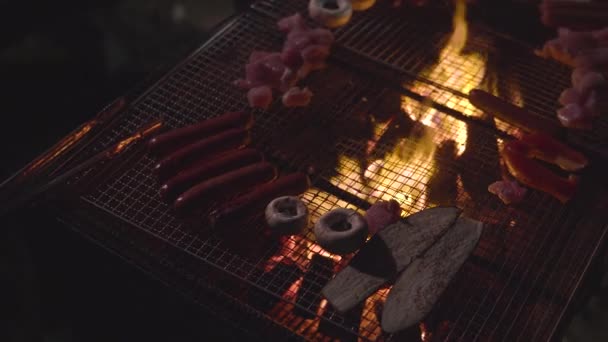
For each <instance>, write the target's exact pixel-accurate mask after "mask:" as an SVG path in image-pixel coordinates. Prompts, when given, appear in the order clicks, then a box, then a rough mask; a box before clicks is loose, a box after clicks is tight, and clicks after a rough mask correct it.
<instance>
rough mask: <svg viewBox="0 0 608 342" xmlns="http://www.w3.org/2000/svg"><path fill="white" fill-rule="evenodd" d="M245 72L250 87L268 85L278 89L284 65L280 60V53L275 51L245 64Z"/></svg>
mask: <svg viewBox="0 0 608 342" xmlns="http://www.w3.org/2000/svg"><path fill="white" fill-rule="evenodd" d="M245 72H246V75H247V81H249V82H250V83H251V86H252V87H259V86H262V85H268V86H270V87H271V88H274V89H279V88H280V87H281V77H282V76H283V73H284V72H285V65H284V64H283V61H282V60H281V54H280V53H278V52H275V53H271V54H268V55H266V56H265V57H263V58H261V59H258V60H257V61H255V62H253V63H249V64H247V66H246V67H245Z"/></svg>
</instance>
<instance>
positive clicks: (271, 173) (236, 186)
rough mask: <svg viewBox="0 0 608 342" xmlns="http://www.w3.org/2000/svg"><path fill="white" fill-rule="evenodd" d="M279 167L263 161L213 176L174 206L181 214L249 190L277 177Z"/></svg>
mask: <svg viewBox="0 0 608 342" xmlns="http://www.w3.org/2000/svg"><path fill="white" fill-rule="evenodd" d="M276 176H277V169H276V168H275V167H274V166H273V165H272V164H270V163H267V162H261V163H256V164H253V165H249V166H245V167H243V168H240V169H238V170H234V171H230V172H228V173H225V174H223V175H221V176H217V177H213V178H211V179H209V180H206V181H204V182H202V183H199V184H198V185H196V186H194V187H192V188H191V189H190V190H188V191H186V192H184V193H183V194H182V195H181V196H179V197H178V198H177V199H176V200H175V203H174V208H175V210H176V211H177V213H179V214H187V213H189V212H192V211H194V210H196V209H197V208H199V207H204V206H206V205H209V204H211V203H212V202H213V201H217V200H221V199H224V198H226V197H229V196H233V195H236V194H238V193H241V192H244V191H247V190H249V189H250V188H252V187H254V186H256V185H261V184H264V183H266V182H269V181H271V180H273V179H274V178H276Z"/></svg>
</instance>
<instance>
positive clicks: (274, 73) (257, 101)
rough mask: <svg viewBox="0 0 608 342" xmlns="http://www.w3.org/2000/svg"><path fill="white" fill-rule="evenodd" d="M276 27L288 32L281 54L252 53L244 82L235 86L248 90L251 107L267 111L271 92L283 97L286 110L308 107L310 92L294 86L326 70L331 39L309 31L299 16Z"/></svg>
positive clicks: (322, 31)
mask: <svg viewBox="0 0 608 342" xmlns="http://www.w3.org/2000/svg"><path fill="white" fill-rule="evenodd" d="M277 25H278V27H279V30H281V31H282V32H284V33H287V39H286V41H285V44H284V45H283V49H282V51H281V52H266V51H253V52H252V53H251V55H250V56H249V63H248V64H247V65H246V67H245V74H246V77H245V79H244V80H243V79H240V80H236V81H235V82H234V84H235V86H236V87H238V88H241V89H243V90H248V91H249V93H248V94H247V97H248V100H249V104H250V105H251V106H252V107H258V108H267V107H268V106H269V105H270V103H271V102H272V94H271V92H272V90H276V91H279V92H280V93H283V94H284V96H283V104H284V105H285V106H287V107H295V106H307V105H308V104H309V103H310V98H311V96H312V93H311V92H310V90H308V89H306V88H305V89H303V90H300V89H299V88H297V87H296V85H297V83H298V81H299V80H301V79H303V78H305V77H306V76H308V74H309V73H310V72H312V71H315V70H320V69H322V68H324V67H325V61H326V59H327V58H328V56H329V53H330V46H331V44H332V43H333V42H334V36H333V34H332V33H331V31H328V30H326V29H319V28H317V29H310V28H308V27H307V26H306V23H305V22H304V20H303V18H302V17H301V16H300V15H299V14H296V15H293V16H291V17H286V18H283V19H281V20H279V21H278V23H277Z"/></svg>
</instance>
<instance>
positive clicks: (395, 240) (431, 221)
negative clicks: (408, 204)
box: [321, 207, 460, 312]
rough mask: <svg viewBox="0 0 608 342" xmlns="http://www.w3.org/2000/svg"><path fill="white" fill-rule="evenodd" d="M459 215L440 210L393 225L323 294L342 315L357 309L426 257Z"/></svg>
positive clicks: (360, 251) (340, 274)
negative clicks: (390, 281)
mask: <svg viewBox="0 0 608 342" xmlns="http://www.w3.org/2000/svg"><path fill="white" fill-rule="evenodd" d="M459 215H460V210H459V209H458V208H454V207H436V208H431V209H426V210H423V211H420V212H418V213H416V214H414V215H411V216H409V217H407V218H406V219H405V220H399V221H398V222H396V223H394V224H392V225H389V226H388V227H386V228H385V229H383V230H382V231H380V232H379V233H377V234H376V235H374V236H373V237H372V238H371V239H370V240H369V242H367V243H366V244H365V245H364V246H363V247H362V248H361V249H360V250H359V252H358V253H357V254H356V255H355V256H354V257H353V259H352V260H351V262H350V263H349V265H348V266H346V267H345V268H344V269H343V270H342V271H340V272H339V273H338V274H336V276H335V277H334V278H333V279H331V280H330V281H329V282H328V283H327V285H326V286H325V287H324V288H323V290H322V291H321V293H322V294H323V296H325V298H326V299H327V300H328V301H329V303H330V304H331V305H332V306H333V307H334V308H335V309H336V310H338V311H340V312H346V311H348V310H350V309H352V308H354V307H355V306H356V305H357V304H359V303H361V302H362V301H364V300H365V299H366V298H367V297H369V295H371V294H372V293H374V292H375V291H376V290H378V289H379V288H380V287H381V286H382V285H384V284H385V283H386V282H387V281H389V280H390V279H392V278H393V277H394V276H395V275H397V274H398V273H399V272H401V271H402V270H403V269H405V268H406V267H407V266H408V265H410V264H411V262H412V261H413V260H414V259H415V258H416V257H418V256H420V255H422V254H423V253H424V252H425V251H426V250H427V249H428V248H429V247H430V246H431V245H432V244H434V243H435V242H436V241H437V240H438V239H439V237H440V236H442V235H443V234H444V233H445V231H446V230H448V228H449V227H451V226H452V225H453V224H454V222H456V220H457V218H458V217H459Z"/></svg>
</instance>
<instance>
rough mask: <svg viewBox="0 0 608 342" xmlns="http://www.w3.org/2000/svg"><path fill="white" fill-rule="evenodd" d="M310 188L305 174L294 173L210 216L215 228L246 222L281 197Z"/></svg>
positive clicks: (240, 198)
mask: <svg viewBox="0 0 608 342" xmlns="http://www.w3.org/2000/svg"><path fill="white" fill-rule="evenodd" d="M309 187H310V180H309V179H308V176H307V175H305V174H304V173H293V174H290V175H287V176H282V177H279V178H278V179H277V180H275V181H274V182H271V183H266V184H264V185H261V186H259V187H257V188H256V189H254V190H253V191H251V192H248V193H246V194H243V195H241V196H239V197H237V198H235V199H234V200H231V201H229V202H227V203H224V204H222V206H221V207H220V208H219V209H217V210H215V211H214V212H213V213H211V215H210V219H211V221H212V223H213V225H214V226H223V225H226V224H227V223H230V222H234V221H238V220H244V219H246V218H248V217H249V216H251V215H253V214H255V213H257V212H261V211H263V210H264V207H266V205H267V204H268V203H269V202H270V201H272V200H273V199H274V198H277V197H279V196H298V195H301V194H302V193H304V192H305V191H306V190H308V188H309Z"/></svg>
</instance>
